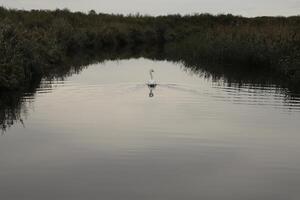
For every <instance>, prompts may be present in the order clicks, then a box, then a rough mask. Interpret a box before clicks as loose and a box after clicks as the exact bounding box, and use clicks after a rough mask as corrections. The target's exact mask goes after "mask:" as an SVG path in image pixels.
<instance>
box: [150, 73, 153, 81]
mask: <svg viewBox="0 0 300 200" xmlns="http://www.w3.org/2000/svg"><path fill="white" fill-rule="evenodd" d="M150 78H151V80H153V74H152V72H150Z"/></svg>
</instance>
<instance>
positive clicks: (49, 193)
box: [0, 58, 300, 200]
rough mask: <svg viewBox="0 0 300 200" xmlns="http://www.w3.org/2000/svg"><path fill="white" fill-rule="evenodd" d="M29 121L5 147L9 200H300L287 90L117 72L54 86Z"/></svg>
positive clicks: (46, 86)
mask: <svg viewBox="0 0 300 200" xmlns="http://www.w3.org/2000/svg"><path fill="white" fill-rule="evenodd" d="M151 68H153V69H154V70H155V74H154V77H155V79H156V80H157V82H158V83H159V85H158V86H157V88H156V89H155V90H153V94H154V96H153V97H151V98H150V97H149V89H148V87H147V86H146V85H145V83H146V82H147V80H148V79H149V74H148V71H149V69H151ZM19 115H20V116H19V117H18V119H19V121H18V122H17V123H13V125H12V126H11V127H10V128H8V129H7V130H6V131H5V132H3V135H2V136H1V137H0V199H7V200H21V199H22V200H23V199H28V200H38V199H44V200H48V199H49V200H50V199H51V200H52V199H58V200H69V199H70V200H71V199H72V200H76V199H78V200H81V199H106V200H117V199H120V200H121V199H122V200H124V199H128V200H135V199H136V200H140V199H151V200H152V199H154V200H166V199H170V200H171V199H172V200H176V199H178V200H182V199H195V200H196V199H197V200H199V199H213V200H218V199H220V200H227V199H228V200H235V199H236V200H240V199H247V200H248V199H249V200H260V199H262V200H267V199H270V200H283V199H284V200H296V199H299V198H300V193H299V185H300V159H299V154H300V134H299V128H300V125H299V122H300V98H298V97H297V95H295V96H294V97H291V96H290V95H287V93H286V92H285V89H284V88H280V87H278V86H276V85H270V84H240V83H234V82H233V83H227V82H226V81H225V79H224V80H223V79H218V80H214V79H212V78H209V77H206V76H205V75H204V74H202V73H194V72H192V71H190V70H189V69H187V68H184V67H183V66H182V65H181V64H180V63H172V62H167V61H152V60H148V59H144V58H140V59H129V60H119V61H106V62H104V63H99V64H93V65H90V66H88V67H87V68H85V69H84V70H83V71H82V72H81V73H79V74H74V75H72V76H70V77H67V78H66V79H61V80H59V79H58V80H56V81H49V80H44V81H43V82H42V83H41V85H40V87H39V88H38V89H37V91H36V93H34V94H27V95H24V96H23V97H22V106H21V108H20V113H19ZM20 119H21V120H20Z"/></svg>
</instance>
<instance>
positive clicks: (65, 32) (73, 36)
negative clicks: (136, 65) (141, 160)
mask: <svg viewBox="0 0 300 200" xmlns="http://www.w3.org/2000/svg"><path fill="white" fill-rule="evenodd" d="M153 45H159V46H165V45H168V46H172V47H173V50H171V51H170V53H173V55H172V57H173V58H175V56H177V57H178V59H187V60H188V59H190V60H191V59H193V60H197V59H201V60H202V59H205V60H211V61H214V62H221V63H229V64H231V63H232V64H241V67H244V66H246V65H248V66H249V65H250V66H253V67H254V68H262V67H272V68H275V69H277V70H279V71H282V73H284V74H286V75H287V76H289V77H291V78H293V79H298V76H297V74H299V68H300V67H299V66H300V61H299V60H300V59H299V58H300V17H299V16H294V17H260V18H244V17H240V16H233V15H218V16H213V15H209V14H198V15H186V16H180V15H169V16H158V17H151V16H142V15H128V16H123V15H108V14H102V13H99V14H98V13H96V12H95V11H90V12H89V13H88V14H84V13H80V12H76V13H72V12H70V11H68V10H66V9H65V10H55V11H48V10H32V11H23V10H8V9H5V8H3V7H0V89H1V90H16V89H19V88H21V87H22V86H24V85H27V84H29V82H30V81H32V80H33V79H36V78H37V77H41V76H45V75H46V73H47V72H48V71H49V70H53V69H55V68H58V67H59V68H61V67H63V66H64V64H65V63H66V62H67V60H68V59H69V58H70V57H73V56H74V55H75V54H78V53H89V52H91V51H93V52H99V53H101V52H104V51H107V50H108V49H109V50H110V51H111V50H116V51H118V50H119V49H121V48H124V47H126V48H137V47H139V46H149V47H151V46H153ZM175 59H176V58H175ZM299 79H300V78H299Z"/></svg>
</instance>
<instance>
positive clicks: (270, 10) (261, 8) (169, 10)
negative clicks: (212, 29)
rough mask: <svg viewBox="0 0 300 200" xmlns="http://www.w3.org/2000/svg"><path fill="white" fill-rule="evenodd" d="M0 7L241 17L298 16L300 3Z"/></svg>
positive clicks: (71, 1) (13, 0)
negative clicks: (230, 15) (231, 15)
mask: <svg viewBox="0 0 300 200" xmlns="http://www.w3.org/2000/svg"><path fill="white" fill-rule="evenodd" d="M0 5H2V6H4V7H7V8H18V9H27V10H28V9H56V8H68V9H70V10H72V11H84V12H86V11H88V10H91V9H94V10H96V11H97V12H103V13H122V14H129V13H137V12H139V13H141V14H150V15H165V14H176V13H180V14H191V13H203V12H208V13H212V14H220V13H233V14H238V15H243V16H262V15H271V16H274V15H275V16H276V15H284V16H289V15H299V14H300V0H0Z"/></svg>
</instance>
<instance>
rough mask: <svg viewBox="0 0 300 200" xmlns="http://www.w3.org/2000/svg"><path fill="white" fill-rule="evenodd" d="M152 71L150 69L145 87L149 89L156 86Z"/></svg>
mask: <svg viewBox="0 0 300 200" xmlns="http://www.w3.org/2000/svg"><path fill="white" fill-rule="evenodd" d="M153 72H154V70H153V69H150V71H149V73H150V80H149V81H148V83H147V85H148V87H149V88H155V87H156V86H157V83H156V82H155V80H154V79H153Z"/></svg>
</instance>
